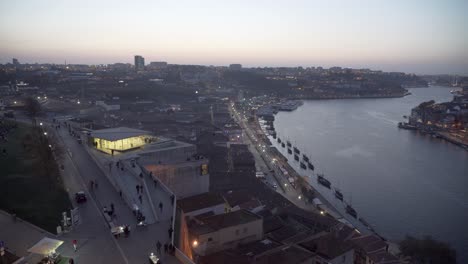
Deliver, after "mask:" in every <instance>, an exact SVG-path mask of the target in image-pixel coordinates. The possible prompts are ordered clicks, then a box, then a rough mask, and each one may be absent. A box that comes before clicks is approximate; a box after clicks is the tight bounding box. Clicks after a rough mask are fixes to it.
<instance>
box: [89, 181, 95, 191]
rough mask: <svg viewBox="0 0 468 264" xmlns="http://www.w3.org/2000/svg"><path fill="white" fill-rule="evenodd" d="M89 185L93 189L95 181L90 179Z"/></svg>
mask: <svg viewBox="0 0 468 264" xmlns="http://www.w3.org/2000/svg"><path fill="white" fill-rule="evenodd" d="M89 186H90V187H91V190H92V189H93V187H94V182H93V181H92V180H91V181H89Z"/></svg>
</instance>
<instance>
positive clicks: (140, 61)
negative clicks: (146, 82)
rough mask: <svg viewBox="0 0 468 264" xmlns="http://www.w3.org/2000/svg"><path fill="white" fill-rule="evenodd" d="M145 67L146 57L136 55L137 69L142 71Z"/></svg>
mask: <svg viewBox="0 0 468 264" xmlns="http://www.w3.org/2000/svg"><path fill="white" fill-rule="evenodd" d="M144 69H145V58H143V57H142V56H140V55H135V70H137V71H142V70H144Z"/></svg>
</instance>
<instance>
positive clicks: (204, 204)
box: [177, 192, 225, 213]
mask: <svg viewBox="0 0 468 264" xmlns="http://www.w3.org/2000/svg"><path fill="white" fill-rule="evenodd" d="M224 203H225V201H224V199H223V197H221V196H220V195H219V194H215V193H211V192H207V193H202V194H198V195H194V196H190V197H187V198H184V199H180V200H178V201H177V206H178V207H179V208H180V209H182V211H184V213H190V212H193V211H197V210H200V209H203V208H208V207H212V206H215V205H219V204H224Z"/></svg>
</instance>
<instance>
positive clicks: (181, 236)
mask: <svg viewBox="0 0 468 264" xmlns="http://www.w3.org/2000/svg"><path fill="white" fill-rule="evenodd" d="M227 210H228V205H227V204H226V201H225V200H224V199H223V197H221V196H220V195H219V194H215V193H212V192H207V193H202V194H198V195H194V196H191V197H187V198H183V199H179V200H177V211H176V232H175V234H176V236H175V243H176V245H177V246H178V247H179V248H180V249H181V250H182V251H183V252H184V253H185V254H186V255H187V256H189V257H190V258H193V254H192V245H191V241H190V237H189V229H188V225H187V222H189V221H190V219H191V218H193V217H207V216H212V215H218V214H224V213H225V212H226V211H227Z"/></svg>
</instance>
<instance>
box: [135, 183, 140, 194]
mask: <svg viewBox="0 0 468 264" xmlns="http://www.w3.org/2000/svg"><path fill="white" fill-rule="evenodd" d="M135 188H136V190H137V193H140V185H138V184H137V185H136V186H135Z"/></svg>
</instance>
